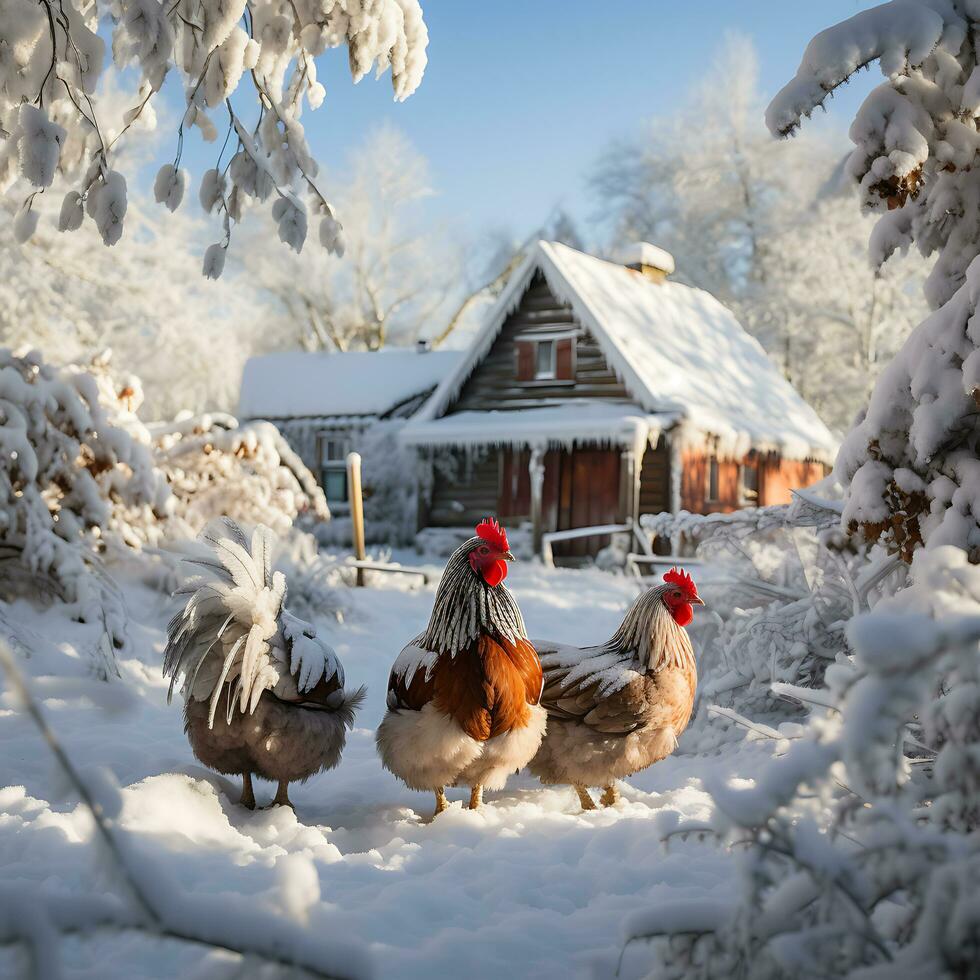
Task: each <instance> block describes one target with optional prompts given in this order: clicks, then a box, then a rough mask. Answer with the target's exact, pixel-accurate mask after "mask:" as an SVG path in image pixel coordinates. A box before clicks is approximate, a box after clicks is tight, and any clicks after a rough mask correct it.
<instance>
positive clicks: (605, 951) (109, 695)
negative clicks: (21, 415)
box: [0, 556, 771, 980]
mask: <svg viewBox="0 0 980 980" xmlns="http://www.w3.org/2000/svg"><path fill="white" fill-rule="evenodd" d="M400 557H401V556H400ZM508 584H509V585H510V586H511V588H512V590H513V591H514V593H515V595H516V596H517V598H518V601H519V602H520V604H521V607H522V609H523V612H524V615H525V619H526V621H527V624H528V630H529V633H530V635H531V636H540V637H550V638H555V639H560V640H565V641H568V642H571V643H579V644H582V643H587V642H595V641H598V640H600V639H603V638H605V637H606V636H608V635H609V633H610V632H611V631H612V630H613V629H614V628H615V626H616V625H617V624H618V622H619V618H620V617H621V615H622V613H623V611H624V610H625V608H626V605H627V603H628V602H629V601H630V600H631V599H632V597H633V596H634V595H635V589H636V587H635V585H633V584H632V583H631V582H630V581H629V580H628V579H624V578H617V577H614V576H611V575H607V574H605V573H602V572H598V571H591V570H585V571H571V570H547V569H544V568H542V567H541V566H540V565H533V564H523V565H520V564H519V565H517V566H515V568H514V570H513V572H512V574H511V576H510V578H509V580H508ZM372 586H373V587H371V588H367V589H362V590H350V591H349V592H348V591H346V590H345V591H344V594H343V601H344V605H345V609H344V616H343V622H342V623H338V622H336V621H334V620H333V619H330V620H323V621H321V622H319V623H318V628H321V629H322V630H323V631H324V633H325V634H326V635H327V637H328V638H329V640H330V641H331V642H332V643H333V644H334V646H335V647H336V649H337V651H338V653H339V654H340V655H341V657H342V658H343V661H344V664H345V668H346V672H347V677H348V681H349V682H350V683H351V684H353V685H357V684H360V683H366V684H367V685H368V688H369V696H368V701H367V703H366V705H365V707H364V708H363V710H362V711H361V714H360V716H359V718H358V725H357V728H356V729H355V731H354V732H353V733H352V735H351V737H350V740H349V742H348V747H347V750H346V753H345V755H344V759H343V762H342V764H341V766H340V768H339V769H338V770H335V771H334V772H330V773H327V774H324V775H321V776H318V777H316V778H314V779H312V780H311V781H310V782H309V783H308V784H306V785H305V786H298V785H297V786H294V787H293V788H292V790H291V795H292V798H293V801H294V803H295V806H296V812H295V813H293V812H292V811H290V810H288V809H283V808H275V809H262V810H256V811H254V812H249V811H247V810H245V809H243V808H241V807H239V806H237V805H236V803H235V802H234V801H235V800H236V799H237V794H238V792H239V789H240V787H239V786H238V785H235V784H234V781H232V780H228V779H225V778H224V777H220V776H216V775H214V774H212V773H210V772H208V771H207V770H205V769H204V768H203V767H202V766H201V765H200V764H199V763H197V762H196V760H195V759H194V758H193V756H192V754H191V751H190V748H189V746H188V744H187V741H186V739H185V738H184V735H183V732H182V725H181V711H180V708H179V707H178V705H177V704H176V703H175V704H174V705H172V706H168V705H167V702H166V684H165V683H164V681H163V679H162V677H161V673H160V663H161V652H162V648H163V643H164V632H163V631H164V626H165V623H166V620H167V618H168V616H169V613H170V611H171V607H170V601H169V600H168V599H167V598H166V597H165V596H163V595H161V594H160V593H156V592H152V591H150V590H148V589H145V588H143V587H141V586H130V587H128V588H127V592H126V595H127V601H128V604H129V611H130V614H131V616H132V619H133V622H132V625H131V643H130V650H129V651H127V652H126V653H125V654H124V655H122V656H121V657H120V660H119V667H120V671H121V674H122V677H121V679H120V680H115V681H112V682H111V683H109V684H108V685H107V684H105V683H103V682H100V681H97V680H93V679H91V677H90V672H91V670H90V662H91V661H90V657H89V654H88V650H89V649H90V648H91V647H93V646H94V645H95V643H96V642H97V636H98V634H97V632H96V631H94V629H93V628H92V627H88V626H82V625H79V624H74V623H70V622H68V621H67V620H65V619H63V618H60V617H59V616H58V614H57V613H56V612H54V611H52V610H47V611H44V612H42V611H40V610H36V609H34V608H32V607H31V606H29V605H28V604H27V603H25V602H21V603H19V604H17V605H15V606H13V607H9V608H7V609H6V611H5V612H3V614H2V615H0V626H2V632H3V635H4V636H8V637H13V638H14V639H13V640H12V643H13V646H14V652H15V654H16V655H17V656H18V659H19V662H20V663H21V665H22V667H23V669H24V671H25V673H27V674H28V678H29V680H30V682H31V685H32V690H33V692H34V695H35V698H36V699H37V700H38V701H39V702H40V703H41V705H42V707H43V710H44V713H45V715H46V717H47V719H48V721H49V723H50V725H51V726H52V727H53V729H54V730H55V731H56V733H57V735H58V737H59V738H60V740H61V741H62V743H63V745H64V746H65V748H66V749H67V751H68V753H69V755H70V756H71V757H72V759H73V760H74V761H75V762H76V764H77V765H78V766H79V768H80V769H81V770H82V772H83V773H87V774H88V776H87V778H91V779H92V780H95V779H96V778H104V777H99V776H98V773H97V770H98V769H99V768H100V767H104V768H106V769H108V770H110V771H111V773H112V775H113V776H114V778H115V780H116V781H117V782H118V784H119V786H120V787H121V789H122V792H121V795H122V809H121V812H120V814H119V817H118V820H119V823H120V825H121V827H122V828H124V829H125V830H126V831H127V832H128V834H129V836H130V840H131V842H132V846H133V847H134V849H135V850H136V851H137V852H138V853H139V855H140V856H141V857H143V858H145V860H147V861H152V863H153V865H154V866H155V867H158V868H160V869H161V870H162V871H165V873H166V874H167V875H169V876H170V878H171V880H172V881H173V882H175V883H176V885H177V887H178V888H179V889H180V891H181V892H183V893H186V894H189V895H192V896H194V900H195V901H201V900H202V899H207V898H208V897H211V898H213V900H214V901H213V902H212V903H211V904H210V906H209V907H211V908H213V909H214V910H215V913H214V914H215V915H218V914H219V910H221V909H224V910H227V909H228V908H234V907H237V906H235V904H234V903H237V902H240V901H241V900H242V897H245V898H246V899H248V900H250V901H251V902H252V904H253V905H254V908H256V909H258V910H262V911H263V912H264V914H266V915H268V916H269V917H270V918H272V917H275V916H282V917H287V918H288V917H293V918H294V919H297V918H298V919H302V918H303V917H304V916H307V915H308V926H309V929H310V930H312V931H313V932H314V933H315V935H316V936H317V937H318V938H319V939H323V940H327V941H329V940H330V939H336V940H337V941H338V942H343V943H351V942H353V943H355V944H364V945H365V946H366V947H367V955H368V959H369V961H370V962H371V964H372V965H373V972H374V974H375V975H376V976H379V977H398V978H400V980H402V978H404V980H410V978H420V980H421V978H425V980H431V978H432V977H441V976H465V977H467V978H469V980H479V978H491V977H493V978H499V977H501V976H513V977H515V978H516V977H521V978H531V977H536V978H545V977H567V976H578V975H581V976H612V975H613V973H614V972H615V970H616V964H617V960H618V958H619V955H620V951H621V947H622V938H621V936H622V924H623V920H624V919H625V918H626V917H628V916H629V914H630V913H632V912H634V911H635V910H637V909H641V908H643V907H644V906H645V905H646V904H650V903H654V902H656V903H659V902H660V901H662V900H664V899H668V900H674V899H687V898H701V897H704V898H709V897H710V898H720V897H723V896H725V895H726V894H727V890H728V888H729V886H730V883H729V881H728V877H727V876H728V874H729V871H728V866H727V865H726V863H725V862H724V860H723V859H722V857H721V856H720V855H719V854H718V853H717V851H716V850H715V848H714V846H713V845H712V844H711V843H699V842H697V841H694V840H691V839H687V840H681V839H677V838H675V839H673V840H672V842H671V844H670V847H669V849H667V850H665V848H664V846H663V845H662V844H661V842H660V836H661V832H662V830H663V829H664V828H666V827H669V826H670V821H672V820H675V819H677V818H680V819H685V820H686V819H690V820H702V819H704V818H705V817H706V816H707V814H708V812H709V798H708V796H707V794H706V793H705V791H704V790H703V788H702V782H703V780H704V779H705V778H706V777H709V776H710V775H712V774H718V773H723V774H725V775H726V776H728V777H729V778H748V777H750V776H751V775H752V773H753V772H754V771H755V770H756V769H757V767H758V765H759V762H760V761H761V759H762V757H763V754H767V753H769V752H770V751H771V749H770V748H769V745H766V744H759V743H739V744H737V745H735V746H732V745H729V746H726V747H724V748H723V749H721V750H720V751H718V752H717V753H715V754H708V755H697V756H694V755H684V754H678V755H675V756H674V757H672V758H669V759H667V760H665V761H664V762H662V763H660V764H659V765H657V766H655V767H653V768H652V769H651V770H648V771H647V772H645V773H642V774H640V775H639V776H636V777H634V778H633V779H632V780H630V781H629V783H628V785H626V786H625V787H624V791H623V801H622V802H621V803H620V804H619V805H618V806H617V807H616V808H615V809H610V810H600V811H597V812H594V813H588V814H584V813H582V812H581V811H580V808H579V805H578V803H577V800H576V798H575V794H574V793H573V792H572V791H571V790H570V789H545V788H542V787H541V786H540V785H538V784H537V782H536V781H535V780H534V779H533V778H531V777H529V776H527V775H524V774H522V775H520V776H517V777H514V778H512V779H511V781H510V783H509V785H508V786H507V788H506V789H505V790H504V791H502V792H499V793H491V794H488V803H487V805H486V806H485V807H484V809H483V810H482V811H480V812H477V813H472V812H469V811H466V810H463V809H462V808H461V805H460V803H459V802H456V804H455V805H454V806H453V807H452V808H451V809H450V810H449V811H448V812H447V813H445V814H443V815H441V816H440V817H439V818H438V819H436V820H435V821H434V822H429V817H430V816H431V813H432V807H433V800H432V799H431V798H430V797H429V796H428V795H425V794H421V793H415V792H412V791H410V790H408V789H406V788H405V787H404V786H403V785H402V784H401V783H399V782H397V781H396V780H395V779H394V778H393V777H392V776H390V775H389V774H388V773H386V772H384V771H383V770H382V769H381V766H380V764H379V762H378V759H377V756H376V754H375V749H374V739H373V735H374V727H375V725H376V724H377V722H378V721H379V720H380V718H381V715H382V712H383V709H384V694H385V686H386V680H387V674H388V669H389V667H390V665H391V662H392V660H393V659H394V657H395V656H396V654H397V653H398V651H399V649H400V647H401V646H402V644H403V643H404V642H405V641H406V640H407V639H409V638H410V637H412V636H413V635H415V634H416V633H418V632H419V631H420V630H421V629H422V627H423V626H424V624H425V621H426V619H427V617H428V614H429V610H430V608H431V603H432V598H433V595H434V586H429V587H427V588H413V587H412V586H411V585H410V584H409V581H408V580H407V579H404V578H401V577H399V576H391V577H387V578H385V580H383V581H377V582H373V583H372ZM0 692H2V693H0V745H2V753H0V868H2V869H3V880H4V882H5V885H6V887H7V891H5V892H0V902H2V901H3V900H4V896H5V895H6V896H7V900H8V901H10V896H11V894H15V891H14V892H12V891H11V890H10V889H11V887H12V886H14V885H15V884H16V883H17V882H18V881H25V882H29V883H32V884H33V885H34V886H37V885H38V884H40V885H41V887H42V888H43V890H44V891H45V892H46V893H50V894H63V895H73V896H86V895H95V894H102V893H106V892H111V893H113V894H117V895H124V894H125V891H124V890H123V889H122V888H121V887H120V884H119V882H118V881H114V880H112V876H111V875H109V874H107V873H106V871H105V868H106V864H105V862H104V861H103V860H99V855H98V848H97V847H96V845H95V844H94V843H93V825H92V822H91V820H90V818H89V816H88V813H87V812H86V810H85V809H84V807H82V806H81V805H80V804H79V803H78V801H77V800H76V799H75V798H74V796H73V795H72V793H71V791H70V789H69V788H68V787H66V784H65V780H64V779H63V777H62V776H61V775H60V774H59V772H58V769H57V767H56V765H55V763H54V760H53V758H52V756H51V754H50V752H49V750H48V749H47V748H46V746H45V745H44V743H43V741H42V739H41V738H40V736H39V734H38V732H37V730H36V728H35V727H34V725H33V724H32V722H31V721H30V719H29V718H28V717H27V715H26V713H25V712H23V711H22V710H19V705H18V703H17V702H16V701H15V700H14V696H13V694H12V693H11V691H10V687H9V685H6V686H5V687H3V688H0ZM93 700H95V701H98V702H100V704H98V705H96V704H94V703H93ZM682 749H683V742H682ZM256 791H257V796H258V798H259V804H260V805H262V804H263V803H265V802H267V801H268V800H269V799H271V796H272V792H273V787H271V786H269V785H267V784H262V783H257V790H256ZM462 795H463V791H462V790H455V791H453V790H451V791H450V798H451V799H455V800H456V801H459V800H460V799H461V797H462ZM232 896H234V897H232ZM9 911H10V910H9V909H8V912H9ZM2 914H3V910H2V909H0V918H2ZM61 954H62V967H63V970H64V973H65V974H66V975H68V976H71V977H91V978H100V980H101V978H112V977H126V978H132V980H135V978H142V977H176V976H181V977H185V976H189V977H190V976H193V977H205V976H206V977H212V976H213V977H226V976H227V977H231V976H257V975H259V973H258V972H256V971H257V968H256V967H254V966H247V967H246V968H245V969H244V970H242V969H241V966H240V963H239V962H238V961H237V960H236V958H235V957H233V956H232V955H231V954H227V953H216V952H204V951H202V949H201V948H200V947H194V946H189V945H186V944H182V943H179V942H176V941H173V940H162V939H157V938H148V937H146V936H145V935H144V934H142V933H138V932H126V933H119V932H115V931H103V932H98V933H95V934H94V935H87V936H86V937H85V938H84V939H82V938H71V939H68V940H65V942H64V943H63V946H62V951H61ZM646 961H647V959H646V954H645V952H644V949H643V947H642V945H638V944H634V945H633V946H631V947H630V949H629V950H628V951H627V954H626V956H625V957H624V961H623V968H622V970H621V972H620V974H619V975H620V976H623V977H627V978H628V977H632V976H637V975H639V973H640V971H641V970H642V967H643V965H644V963H645V962H646ZM26 966H27V959H26V956H25V954H24V952H23V950H22V949H20V948H18V947H8V948H0V976H8V975H13V976H18V975H20V973H21V971H22V970H24V969H25V968H26ZM328 966H329V964H324V967H325V968H327V967H328Z"/></svg>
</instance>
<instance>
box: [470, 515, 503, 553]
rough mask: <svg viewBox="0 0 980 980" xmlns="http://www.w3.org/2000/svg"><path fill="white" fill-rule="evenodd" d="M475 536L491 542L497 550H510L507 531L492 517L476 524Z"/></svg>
mask: <svg viewBox="0 0 980 980" xmlns="http://www.w3.org/2000/svg"><path fill="white" fill-rule="evenodd" d="M476 536H477V537H478V538H483V540H484V541H486V542H487V543H488V544H492V545H493V546H494V547H495V548H496V549H497V551H510V545H508V544H507V532H506V531H505V530H504V529H503V528H502V527H501V526H500V525H499V524H498V523H497V522H496V520H494V518H492V517H488V518H486V520H483V521H481V522H480V523H479V524H477V526H476Z"/></svg>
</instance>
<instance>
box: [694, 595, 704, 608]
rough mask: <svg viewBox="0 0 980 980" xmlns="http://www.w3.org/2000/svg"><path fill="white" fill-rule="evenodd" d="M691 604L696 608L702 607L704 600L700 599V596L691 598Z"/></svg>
mask: <svg viewBox="0 0 980 980" xmlns="http://www.w3.org/2000/svg"><path fill="white" fill-rule="evenodd" d="M691 602H693V603H694V605H696V606H703V605H704V599H702V598H701V596H699V595H696V596H693V597H692V598H691Z"/></svg>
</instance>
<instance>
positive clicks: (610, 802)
mask: <svg viewBox="0 0 980 980" xmlns="http://www.w3.org/2000/svg"><path fill="white" fill-rule="evenodd" d="M599 802H600V803H601V804H602V805H603V806H615V805H616V804H617V803H618V802H619V787H618V786H617V785H616V784H615V783H610V784H609V785H608V786H607V787H606V788H605V789H604V790H603V791H602V796H601V798H600V799H599Z"/></svg>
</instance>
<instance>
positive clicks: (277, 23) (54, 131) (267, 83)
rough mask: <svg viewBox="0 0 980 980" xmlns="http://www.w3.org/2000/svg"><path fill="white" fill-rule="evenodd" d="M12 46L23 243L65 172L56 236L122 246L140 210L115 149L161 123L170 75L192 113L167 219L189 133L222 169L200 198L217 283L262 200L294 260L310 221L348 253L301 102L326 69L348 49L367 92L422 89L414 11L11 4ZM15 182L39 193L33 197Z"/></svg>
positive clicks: (234, 4) (1, 158)
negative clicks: (129, 132) (109, 88)
mask: <svg viewBox="0 0 980 980" xmlns="http://www.w3.org/2000/svg"><path fill="white" fill-rule="evenodd" d="M0 37H2V38H3V40H4V51H5V56H4V57H3V58H2V59H0V138H2V139H0V188H2V189H6V188H8V187H10V186H11V185H13V192H14V193H15V194H16V195H17V196H18V199H19V200H20V201H21V202H22V203H21V206H20V209H19V211H18V213H17V216H16V218H15V219H14V233H15V236H16V237H17V240H18V241H26V240H27V239H28V238H30V237H31V235H32V234H33V233H34V231H35V229H36V226H37V222H38V213H39V212H38V210H37V209H36V208H35V207H34V203H35V200H36V198H37V195H39V194H43V193H44V192H45V191H46V190H47V189H48V188H50V187H52V185H53V183H54V181H55V178H56V176H57V175H59V174H60V175H61V176H63V177H64V178H65V179H66V180H67V181H68V182H69V184H70V186H71V187H72V189H71V190H69V192H68V193H67V195H66V196H65V197H64V200H63V202H62V205H61V212H60V217H59V219H58V227H59V229H60V230H62V231H74V230H76V229H77V228H79V227H80V226H81V225H82V223H83V222H84V220H85V217H86V216H88V217H89V218H90V219H91V220H92V221H93V223H94V224H95V226H96V228H97V229H98V231H99V234H100V236H101V237H102V240H103V241H104V242H105V244H107V245H114V244H116V243H117V242H118V241H119V240H120V238H121V237H122V233H123V225H124V221H125V218H126V212H127V204H128V202H127V180H126V177H125V175H124V174H123V173H122V172H121V171H120V170H117V169H116V162H115V157H116V153H115V151H116V149H117V146H116V144H117V142H118V141H119V140H120V139H122V138H123V136H124V134H125V131H126V128H128V127H129V126H130V125H132V124H133V123H134V122H135V121H136V120H137V119H139V118H140V117H141V116H143V115H144V114H145V113H148V112H152V111H153V102H154V99H155V97H157V96H158V94H159V93H160V91H161V89H162V88H163V85H164V81H165V79H166V77H167V75H168V73H171V72H172V73H173V74H174V75H176V76H177V77H178V78H179V81H180V84H181V85H182V87H183V90H184V99H185V105H186V110H185V112H184V113H183V117H182V119H181V121H180V124H179V126H178V129H177V133H176V139H175V146H174V156H173V160H172V161H171V162H169V163H165V164H164V165H163V166H162V167H161V168H160V170H159V172H158V173H157V176H156V180H155V183H154V194H155V196H156V199H157V201H159V202H160V203H161V204H164V205H165V206H166V207H167V208H169V209H170V210H171V211H174V210H176V209H177V208H178V207H179V206H180V204H181V201H182V200H183V198H184V194H185V191H186V190H187V185H188V182H189V175H188V173H187V171H186V170H184V169H183V168H182V167H181V163H182V154H183V148H184V141H185V138H186V137H187V136H188V134H189V133H190V131H191V130H192V128H195V127H196V128H197V129H198V131H199V132H200V134H201V136H202V137H203V139H204V140H206V141H209V142H210V141H215V142H217V145H218V146H220V150H218V152H216V154H215V162H214V167H213V168H212V169H210V170H208V171H207V172H205V173H204V174H203V175H202V177H201V180H200V185H199V196H200V199H201V203H202V204H203V206H204V208H205V210H207V211H209V212H212V213H214V214H216V215H220V218H221V222H222V226H223V232H222V235H221V237H220V240H219V241H218V242H216V243H215V244H213V245H211V246H210V247H209V248H208V249H207V251H206V252H205V257H204V273H205V275H207V276H208V277H210V278H217V277H218V276H219V275H220V274H221V271H222V268H223V266H224V261H225V254H226V252H227V249H228V246H229V243H230V240H231V233H232V229H233V226H234V225H235V224H236V223H237V222H238V221H240V220H241V217H242V213H243V211H244V209H245V208H246V207H247V206H248V205H249V204H250V203H251V202H255V201H260V202H270V203H271V214H272V218H273V220H274V221H275V222H276V225H277V227H278V234H279V237H280V239H281V240H282V241H283V242H284V243H286V244H287V245H289V246H290V247H291V248H293V249H295V250H296V251H299V250H300V249H302V247H303V243H304V241H305V239H306V233H307V226H308V224H309V223H310V221H311V220H314V219H315V220H317V221H318V222H319V231H318V234H319V238H320V242H321V244H322V245H323V246H324V247H325V248H327V249H328V250H332V251H336V250H338V249H339V248H340V241H341V238H340V225H339V223H338V221H337V218H336V217H335V215H334V213H333V209H332V208H331V207H330V205H329V204H328V203H327V200H326V198H325V197H324V196H323V194H322V193H321V191H320V190H319V189H318V186H317V183H316V179H317V165H316V163H315V161H314V160H313V158H312V156H311V154H310V150H309V147H308V145H307V142H306V137H305V134H304V129H303V124H302V123H301V121H300V118H301V114H302V110H303V106H304V103H305V104H306V105H308V106H309V107H310V108H311V109H316V108H318V107H319V105H320V104H321V103H322V101H323V99H324V96H325V90H324V87H323V85H322V84H321V83H320V82H319V81H318V80H317V65H316V58H317V57H318V56H320V55H321V54H323V53H324V52H325V51H326V50H327V49H328V48H333V47H339V46H341V45H346V46H347V49H348V55H349V63H350V70H351V75H352V77H353V79H354V81H355V82H356V81H359V80H360V79H361V78H362V77H363V76H364V75H366V74H367V73H368V72H369V71H370V70H371V69H372V68H376V70H377V72H378V73H379V74H380V73H382V72H384V71H385V70H386V69H389V68H390V70H391V78H392V84H393V86H394V91H395V97H396V98H397V99H404V98H406V97H407V96H409V95H411V94H412V92H413V91H414V90H415V89H416V87H417V86H418V84H419V82H420V81H421V78H422V73H423V71H424V69H425V63H426V55H425V48H426V45H427V43H428V35H427V31H426V28H425V24H424V22H423V20H422V10H421V8H420V6H419V4H418V0H322V2H318V3H295V2H293V0H252V2H246V0H176V2H173V3H159V2H157V0H120V2H117V3H112V4H109V3H101V2H97V0H61V2H59V3H57V4H55V3H53V2H50V0H42V2H40V3H37V2H34V0H8V2H6V3H4V5H3V8H2V10H0ZM106 38H110V39H111V45H112V62H113V65H114V67H115V70H116V72H117V78H118V79H120V84H125V83H126V82H127V81H128V82H129V92H130V108H129V110H128V112H127V114H126V117H125V122H124V127H123V128H122V129H121V130H120V131H119V132H117V133H112V132H111V131H110V130H109V129H107V128H105V127H104V126H103V121H102V116H101V114H100V105H99V98H98V96H97V89H98V86H99V83H100V80H101V79H102V77H103V74H104V70H105V65H106V60H107V59H106V52H105V46H106V40H105V39H106ZM256 110H257V112H256ZM213 117H215V118H213ZM219 127H220V128H221V129H223V130H224V135H223V136H221V134H219ZM18 176H19V177H21V178H23V181H24V182H26V184H27V185H29V186H30V190H29V192H27V193H26V194H25V189H24V186H23V184H22V183H21V182H18V181H17V177H18Z"/></svg>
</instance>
